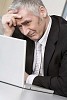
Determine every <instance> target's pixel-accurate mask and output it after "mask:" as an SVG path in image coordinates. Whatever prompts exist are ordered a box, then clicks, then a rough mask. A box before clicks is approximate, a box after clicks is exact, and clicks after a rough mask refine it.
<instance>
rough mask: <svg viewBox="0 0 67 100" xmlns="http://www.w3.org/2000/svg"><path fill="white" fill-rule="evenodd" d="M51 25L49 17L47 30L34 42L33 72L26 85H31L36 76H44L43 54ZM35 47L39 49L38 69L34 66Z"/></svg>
mask: <svg viewBox="0 0 67 100" xmlns="http://www.w3.org/2000/svg"><path fill="white" fill-rule="evenodd" d="M51 24H52V20H51V17H50V21H49V23H48V26H47V29H46V31H45V33H44V35H43V36H42V38H41V39H40V40H39V41H38V42H35V51H34V62H33V72H32V74H31V75H29V76H28V77H27V80H26V83H28V84H32V83H33V80H34V78H35V77H36V76H38V75H39V76H44V72H43V62H44V53H45V46H46V42H47V38H48V35H49V32H50V28H51ZM37 45H40V48H41V50H40V54H39V56H40V61H39V62H40V66H39V67H37V66H36V50H37ZM36 67H37V68H36Z"/></svg>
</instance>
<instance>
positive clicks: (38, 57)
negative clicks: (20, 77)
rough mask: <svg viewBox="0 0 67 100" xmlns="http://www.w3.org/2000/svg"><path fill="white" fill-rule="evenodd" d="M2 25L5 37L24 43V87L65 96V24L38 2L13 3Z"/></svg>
mask: <svg viewBox="0 0 67 100" xmlns="http://www.w3.org/2000/svg"><path fill="white" fill-rule="evenodd" d="M2 23H3V27H4V34H5V35H7V36H13V37H16V38H21V39H22V38H23V39H26V40H27V51H26V68H25V71H26V72H25V81H26V83H29V84H34V85H38V86H41V87H44V88H48V89H52V90H54V93H55V94H58V95H62V96H67V22H66V21H65V20H64V19H63V18H61V17H58V16H51V17H50V16H49V15H48V13H47V10H46V8H45V6H44V5H43V3H42V1H41V0H14V1H13V3H12V5H11V6H10V8H9V11H8V12H7V14H5V15H4V16H3V17H2Z"/></svg>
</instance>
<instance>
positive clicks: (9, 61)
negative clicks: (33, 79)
mask: <svg viewBox="0 0 67 100" xmlns="http://www.w3.org/2000/svg"><path fill="white" fill-rule="evenodd" d="M25 56H26V40H21V39H17V38H13V37H8V36H4V35H0V82H4V83H8V84H12V85H15V86H19V87H23V86H24V72H25Z"/></svg>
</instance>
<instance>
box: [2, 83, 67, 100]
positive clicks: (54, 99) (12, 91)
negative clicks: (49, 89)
mask: <svg viewBox="0 0 67 100" xmlns="http://www.w3.org/2000/svg"><path fill="white" fill-rule="evenodd" d="M0 100H67V98H65V97H62V96H58V95H54V94H48V93H41V92H37V91H32V90H26V89H22V88H18V87H15V86H11V85H8V84H5V83H0Z"/></svg>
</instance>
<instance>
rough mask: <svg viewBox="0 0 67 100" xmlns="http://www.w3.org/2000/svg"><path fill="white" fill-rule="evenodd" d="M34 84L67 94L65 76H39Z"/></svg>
mask: <svg viewBox="0 0 67 100" xmlns="http://www.w3.org/2000/svg"><path fill="white" fill-rule="evenodd" d="M33 85H37V86H40V87H44V88H47V89H52V90H54V93H55V94H59V95H63V96H67V79H66V78H64V77H51V76H44V77H43V76H37V77H35V79H34V80H33Z"/></svg>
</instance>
